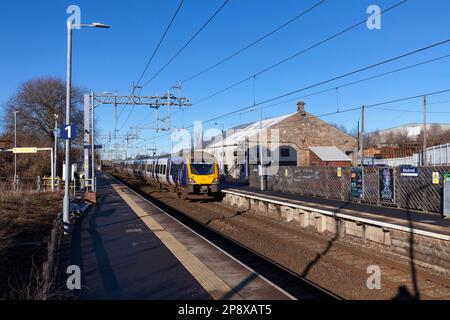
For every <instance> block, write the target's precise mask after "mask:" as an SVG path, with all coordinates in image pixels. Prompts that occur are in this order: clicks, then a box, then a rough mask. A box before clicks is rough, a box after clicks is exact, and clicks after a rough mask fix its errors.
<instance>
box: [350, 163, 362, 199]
mask: <svg viewBox="0 0 450 320" xmlns="http://www.w3.org/2000/svg"><path fill="white" fill-rule="evenodd" d="M350 188H351V190H350V198H351V199H354V200H362V199H363V197H364V188H363V172H362V169H361V168H352V169H351V187H350Z"/></svg>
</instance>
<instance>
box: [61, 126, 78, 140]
mask: <svg viewBox="0 0 450 320" xmlns="http://www.w3.org/2000/svg"><path fill="white" fill-rule="evenodd" d="M59 134H60V137H61V139H66V140H72V139H75V137H76V136H77V128H76V127H75V126H72V125H67V126H63V127H62V128H61V129H60V131H59Z"/></svg>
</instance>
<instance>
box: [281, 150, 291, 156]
mask: <svg viewBox="0 0 450 320" xmlns="http://www.w3.org/2000/svg"><path fill="white" fill-rule="evenodd" d="M280 154H281V156H282V157H284V158H289V157H290V150H289V148H281V149H280Z"/></svg>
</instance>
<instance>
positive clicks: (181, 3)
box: [137, 0, 184, 85]
mask: <svg viewBox="0 0 450 320" xmlns="http://www.w3.org/2000/svg"><path fill="white" fill-rule="evenodd" d="M183 3H184V0H181V1H180V3H179V5H178V7H177V9H176V10H175V13H174V14H173V16H172V19H170V22H169V24H168V25H167V27H166V30H164V33H163V35H162V36H161V38H160V39H159V42H158V44H157V45H156V47H155V50H154V51H153V54H152V55H151V57H150V59H149V60H148V62H147V65H146V66H145V68H144V71H142V74H141V76H140V77H139V80H138V81H137V85H139V84H140V82H141V80H142V78H143V77H144V74H145V72H147V69H148V67H149V66H150V64H151V63H152V61H153V58H154V57H155V55H156V52H157V51H158V49H159V47H160V46H161V43H162V42H163V40H164V38H165V37H166V35H167V32H168V31H169V29H170V27H171V26H172V23H173V22H174V20H175V18H176V16H177V15H178V12H179V11H180V9H181V7H182V6H183Z"/></svg>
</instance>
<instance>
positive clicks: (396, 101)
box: [146, 88, 450, 142]
mask: <svg viewBox="0 0 450 320" xmlns="http://www.w3.org/2000/svg"><path fill="white" fill-rule="evenodd" d="M448 92H450V88H449V89H444V90H439V91H433V92H426V93H422V94H418V95H414V96H409V97H404V98H398V99H393V100H386V101H382V102H377V103H374V104H369V105H365V106H364V108H365V109H367V108H374V109H375V108H376V107H379V106H383V105H387V104H393V103H398V102H403V101H408V100H413V99H419V98H423V96H427V97H429V96H434V95H438V94H444V93H448ZM356 110H361V106H358V107H351V108H347V109H342V110H340V111H334V112H327V113H323V114H320V115H311V116H310V117H315V118H323V117H327V116H332V115H336V114H342V113H346V112H351V111H356ZM223 117H224V116H223ZM217 119H218V118H217V117H216V118H212V119H209V120H206V121H203V123H209V122H212V121H215V120H217ZM193 127H194V126H193V125H191V126H189V127H187V128H186V129H189V128H193ZM170 134H172V133H171V132H169V133H165V134H162V135H159V136H157V137H153V138H151V139H147V140H146V142H148V141H153V140H155V139H161V138H162V137H164V136H168V135H170Z"/></svg>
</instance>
